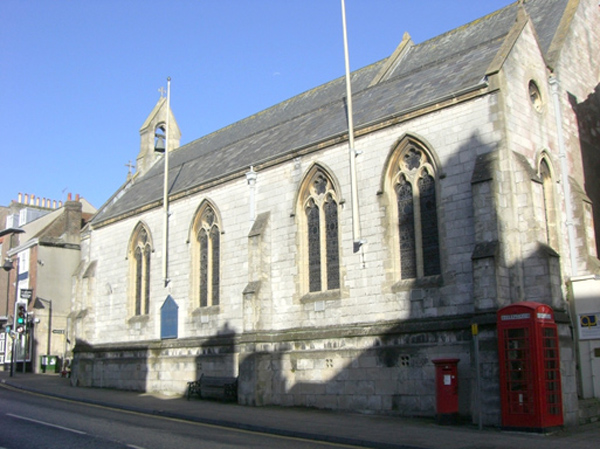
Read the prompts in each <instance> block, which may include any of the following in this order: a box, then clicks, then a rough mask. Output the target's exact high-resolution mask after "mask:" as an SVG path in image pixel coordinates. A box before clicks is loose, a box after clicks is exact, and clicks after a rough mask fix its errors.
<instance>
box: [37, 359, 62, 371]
mask: <svg viewBox="0 0 600 449" xmlns="http://www.w3.org/2000/svg"><path fill="white" fill-rule="evenodd" d="M40 367H41V370H42V373H59V372H60V362H59V359H58V356H57V355H42V356H40Z"/></svg>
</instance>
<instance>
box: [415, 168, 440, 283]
mask: <svg viewBox="0 0 600 449" xmlns="http://www.w3.org/2000/svg"><path fill="white" fill-rule="evenodd" d="M419 199H420V202H421V241H422V242H423V243H422V245H423V274H424V275H425V276H433V275H436V274H440V271H441V270H440V254H439V242H438V223H437V208H436V201H435V180H434V179H433V178H432V177H431V176H429V174H428V173H427V172H425V173H424V174H423V176H422V177H421V179H419Z"/></svg>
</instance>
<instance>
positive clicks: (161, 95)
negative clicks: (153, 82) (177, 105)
mask: <svg viewBox="0 0 600 449" xmlns="http://www.w3.org/2000/svg"><path fill="white" fill-rule="evenodd" d="M158 91H159V92H160V98H163V97H164V96H165V92H166V90H165V88H164V87H162V86H161V88H160V89H158Z"/></svg>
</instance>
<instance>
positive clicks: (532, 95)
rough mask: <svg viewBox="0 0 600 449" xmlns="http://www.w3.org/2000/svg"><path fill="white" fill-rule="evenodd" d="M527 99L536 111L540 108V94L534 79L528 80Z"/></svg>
mask: <svg viewBox="0 0 600 449" xmlns="http://www.w3.org/2000/svg"><path fill="white" fill-rule="evenodd" d="M529 99H530V100H531V104H532V105H533V108H534V109H535V110H536V111H541V110H542V95H541V94H540V89H539V88H538V86H537V84H536V83H535V81H533V80H532V81H529Z"/></svg>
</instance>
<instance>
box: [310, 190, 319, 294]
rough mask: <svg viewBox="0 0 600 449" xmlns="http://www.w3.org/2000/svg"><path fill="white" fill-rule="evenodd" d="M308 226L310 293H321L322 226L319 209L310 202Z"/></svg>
mask: <svg viewBox="0 0 600 449" xmlns="http://www.w3.org/2000/svg"><path fill="white" fill-rule="evenodd" d="M306 221H307V225H308V283H309V291H311V292H318V291H321V224H320V220H319V208H318V206H317V205H316V204H315V202H314V201H312V200H311V201H310V203H309V205H308V208H307V209H306Z"/></svg>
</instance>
